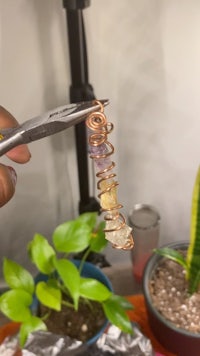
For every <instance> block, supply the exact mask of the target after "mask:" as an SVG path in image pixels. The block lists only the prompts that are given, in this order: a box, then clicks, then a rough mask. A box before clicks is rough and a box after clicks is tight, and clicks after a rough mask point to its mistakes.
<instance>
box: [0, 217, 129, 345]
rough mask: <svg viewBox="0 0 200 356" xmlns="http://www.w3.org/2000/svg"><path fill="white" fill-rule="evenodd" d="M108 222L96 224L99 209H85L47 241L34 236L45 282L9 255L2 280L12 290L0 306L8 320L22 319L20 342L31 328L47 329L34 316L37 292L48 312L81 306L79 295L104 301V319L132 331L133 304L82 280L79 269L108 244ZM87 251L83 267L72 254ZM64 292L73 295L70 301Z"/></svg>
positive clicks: (33, 253)
mask: <svg viewBox="0 0 200 356" xmlns="http://www.w3.org/2000/svg"><path fill="white" fill-rule="evenodd" d="M103 229H104V222H100V223H99V224H98V225H97V213H84V214H82V215H80V216H79V217H78V218H76V219H75V220H72V221H68V222H65V223H63V224H61V225H59V226H58V227H57V228H56V229H55V231H54V232H53V236H52V245H51V244H50V243H49V242H48V240H47V239H46V238H45V237H44V236H42V235H40V234H35V235H34V237H33V240H32V241H31V242H30V243H29V244H28V254H29V257H30V259H31V261H32V262H33V263H34V265H35V266H36V268H37V270H38V273H43V274H45V275H46V276H47V280H46V281H39V282H38V283H35V279H34V278H33V277H32V275H31V274H30V273H29V271H27V270H26V269H24V268H23V267H22V266H21V265H19V264H18V263H16V262H14V261H11V260H9V259H7V258H5V259H4V262H3V273H4V278H5V281H6V283H7V285H8V286H9V290H8V291H6V292H4V293H3V294H2V295H1V296H0V310H1V312H2V313H3V314H4V315H6V316H7V317H8V318H9V319H11V320H13V321H15V322H20V323H21V327H20V332H19V338H20V344H21V346H23V345H24V343H25V342H26V339H27V336H28V334H29V333H30V332H33V331H36V330H46V329H47V328H46V324H45V322H44V321H45V320H44V319H45V318H47V317H48V315H45V316H44V318H40V317H38V316H37V315H34V313H33V312H32V309H31V305H32V303H33V300H34V298H35V296H36V297H37V299H38V300H39V303H41V304H42V305H44V306H46V307H48V308H49V311H50V312H51V310H56V311H61V309H62V305H63V304H65V305H68V306H69V308H74V309H75V310H78V308H79V302H80V300H81V299H87V300H88V303H89V301H97V302H99V303H101V305H102V308H103V311H104V313H105V316H106V318H107V319H108V320H109V321H110V322H111V323H112V324H114V325H116V326H118V327H119V328H120V329H121V330H123V331H124V332H126V333H132V327H131V323H130V321H129V318H128V316H127V312H126V311H127V310H128V309H132V305H131V304H130V303H129V302H128V301H127V300H126V299H125V298H123V297H121V296H118V295H115V294H114V293H113V292H112V291H110V290H109V289H108V288H107V287H106V286H105V285H104V284H102V283H100V282H99V281H98V280H96V279H93V278H84V277H82V276H81V271H82V268H83V265H84V262H85V260H86V258H87V256H88V254H89V253H90V252H100V251H102V249H103V248H104V247H105V245H106V243H107V242H106V240H105V236H104V231H103ZM81 251H85V253H84V254H83V257H82V260H81V263H80V266H79V268H77V267H76V266H75V265H74V263H73V262H72V261H71V258H70V256H71V255H72V254H75V253H78V252H81ZM65 296H68V297H70V302H69V301H68V300H69V298H68V299H66V298H65Z"/></svg>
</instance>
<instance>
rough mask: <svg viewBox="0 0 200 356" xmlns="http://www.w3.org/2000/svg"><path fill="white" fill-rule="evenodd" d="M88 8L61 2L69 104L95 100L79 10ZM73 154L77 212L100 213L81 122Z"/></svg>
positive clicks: (80, 1)
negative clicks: (68, 68)
mask: <svg viewBox="0 0 200 356" xmlns="http://www.w3.org/2000/svg"><path fill="white" fill-rule="evenodd" d="M89 5H90V0H63V7H64V8H65V10H66V17H67V28H68V40H69V53H70V66H71V80H72V84H71V87H70V101H71V103H75V102H79V101H87V100H93V99H95V95H94V92H93V88H92V86H91V84H89V82H88V64H87V50H86V39H85V29H84V21H83V13H82V10H83V9H85V8H86V7H88V6H89ZM75 138H76V154H77V163H78V177H79V191H80V202H79V213H80V214H81V213H83V212H86V211H97V212H99V211H100V205H99V203H98V201H97V200H96V199H95V198H94V197H90V195H89V173H88V153H87V135H86V127H85V123H84V122H82V123H80V124H78V125H76V126H75Z"/></svg>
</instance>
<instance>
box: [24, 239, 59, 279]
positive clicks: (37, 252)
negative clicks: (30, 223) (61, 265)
mask: <svg viewBox="0 0 200 356" xmlns="http://www.w3.org/2000/svg"><path fill="white" fill-rule="evenodd" d="M28 253H29V256H30V258H31V260H32V262H33V263H34V264H35V265H36V266H37V268H38V269H39V271H40V272H42V273H44V274H50V273H52V272H53V270H54V265H53V257H54V256H55V251H54V249H53V248H52V246H51V245H50V244H49V243H48V241H47V239H46V238H45V237H44V236H42V235H40V234H35V235H34V238H33V240H32V241H31V242H30V243H29V244H28Z"/></svg>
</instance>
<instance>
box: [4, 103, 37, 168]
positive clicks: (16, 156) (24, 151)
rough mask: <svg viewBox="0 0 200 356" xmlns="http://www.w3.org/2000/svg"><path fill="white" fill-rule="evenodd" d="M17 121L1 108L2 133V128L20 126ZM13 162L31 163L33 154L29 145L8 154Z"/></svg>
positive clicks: (16, 148) (21, 146)
mask: <svg viewBox="0 0 200 356" xmlns="http://www.w3.org/2000/svg"><path fill="white" fill-rule="evenodd" d="M18 125H19V124H18V122H17V120H16V119H15V118H14V117H13V116H12V115H11V113H9V112H8V111H7V110H6V109H5V108H3V107H2V106H0V131H1V128H2V129H3V128H9V127H16V126H18ZM6 156H7V157H9V158H10V159H11V160H12V161H14V162H17V163H26V162H27V161H29V159H30V157H31V154H30V152H29V149H28V147H27V145H20V146H18V147H15V148H13V149H12V150H10V151H9V152H8V153H7V154H6Z"/></svg>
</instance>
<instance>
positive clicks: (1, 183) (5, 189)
mask: <svg viewBox="0 0 200 356" xmlns="http://www.w3.org/2000/svg"><path fill="white" fill-rule="evenodd" d="M16 182H17V174H16V172H15V170H14V168H12V167H9V166H5V165H3V164H0V207H2V206H3V205H5V204H6V203H7V202H8V201H9V200H10V199H11V198H12V196H13V194H14V192H15V185H16Z"/></svg>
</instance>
